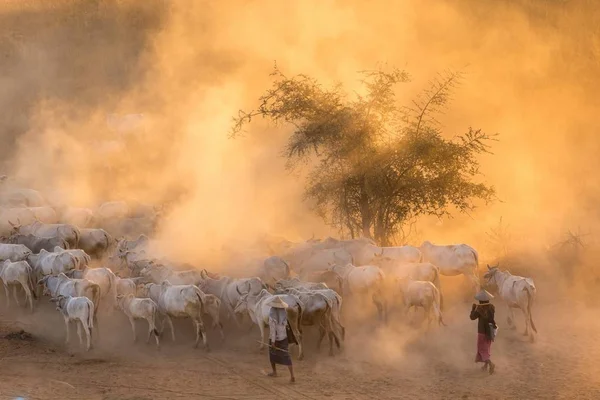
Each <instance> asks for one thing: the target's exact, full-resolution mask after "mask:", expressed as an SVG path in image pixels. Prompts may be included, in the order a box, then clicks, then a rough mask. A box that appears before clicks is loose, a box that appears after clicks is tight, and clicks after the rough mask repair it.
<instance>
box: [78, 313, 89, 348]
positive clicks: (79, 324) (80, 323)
mask: <svg viewBox="0 0 600 400" xmlns="http://www.w3.org/2000/svg"><path fill="white" fill-rule="evenodd" d="M75 325H77V336H79V345H81V346H83V334H82V333H81V327H82V326H83V321H80V320H78V319H77V320H75ZM88 350H89V349H88Z"/></svg>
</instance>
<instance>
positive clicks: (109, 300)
mask: <svg viewBox="0 0 600 400" xmlns="http://www.w3.org/2000/svg"><path fill="white" fill-rule="evenodd" d="M65 275H67V276H70V277H72V278H75V279H87V280H88V281H90V282H94V283H96V284H97V285H98V286H99V287H100V298H101V299H103V300H104V299H106V304H108V307H109V309H112V307H116V305H117V292H118V285H117V276H116V275H115V274H114V273H113V272H112V271H111V269H110V268H85V269H83V270H73V271H69V272H67V273H65Z"/></svg>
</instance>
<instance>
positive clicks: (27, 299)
mask: <svg viewBox="0 0 600 400" xmlns="http://www.w3.org/2000/svg"><path fill="white" fill-rule="evenodd" d="M21 286H23V290H24V291H25V306H27V302H29V310H30V311H31V312H32V313H33V295H32V293H31V290H29V286H28V285H27V284H23V283H22V282H21Z"/></svg>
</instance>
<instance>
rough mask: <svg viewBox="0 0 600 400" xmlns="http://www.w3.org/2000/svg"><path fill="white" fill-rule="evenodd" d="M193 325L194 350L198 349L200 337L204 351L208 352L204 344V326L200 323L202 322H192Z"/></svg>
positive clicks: (205, 343)
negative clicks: (194, 336) (194, 330)
mask: <svg viewBox="0 0 600 400" xmlns="http://www.w3.org/2000/svg"><path fill="white" fill-rule="evenodd" d="M194 325H195V326H196V343H195V344H194V348H197V347H198V343H200V336H202V344H203V346H204V349H205V350H207V351H208V350H209V349H208V343H207V342H206V334H205V333H204V324H203V323H202V320H194Z"/></svg>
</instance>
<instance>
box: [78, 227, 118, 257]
mask: <svg viewBox="0 0 600 400" xmlns="http://www.w3.org/2000/svg"><path fill="white" fill-rule="evenodd" d="M80 232H81V237H80V238H79V248H80V249H82V250H83V251H85V252H86V253H87V254H89V255H90V256H92V257H96V258H102V256H104V255H105V254H106V253H107V252H108V250H109V249H111V248H112V247H113V245H115V244H116V242H115V240H114V239H113V238H112V236H111V235H110V234H109V233H108V232H106V231H105V230H104V229H81V230H80Z"/></svg>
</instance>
